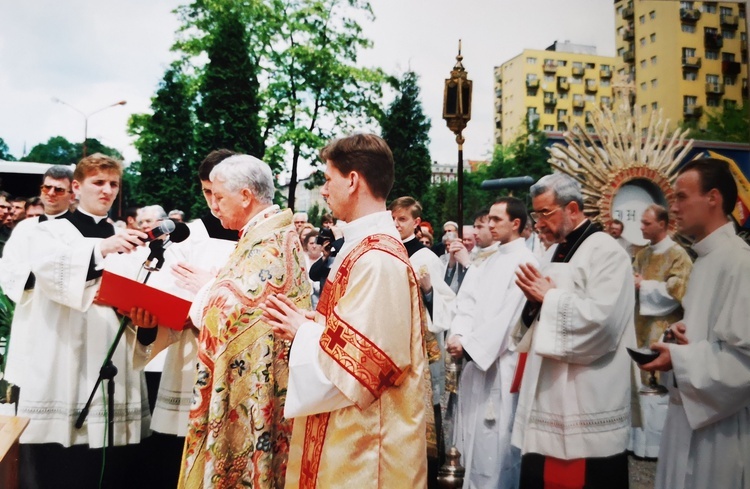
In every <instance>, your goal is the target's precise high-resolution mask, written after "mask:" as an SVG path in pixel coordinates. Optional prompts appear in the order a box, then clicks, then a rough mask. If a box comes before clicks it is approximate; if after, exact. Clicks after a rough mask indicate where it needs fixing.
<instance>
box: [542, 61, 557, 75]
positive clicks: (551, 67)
mask: <svg viewBox="0 0 750 489" xmlns="http://www.w3.org/2000/svg"><path fill="white" fill-rule="evenodd" d="M542 69H543V70H544V72H545V73H557V63H544V68H542Z"/></svg>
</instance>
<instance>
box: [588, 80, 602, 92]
mask: <svg viewBox="0 0 750 489" xmlns="http://www.w3.org/2000/svg"><path fill="white" fill-rule="evenodd" d="M597 90H599V84H598V83H596V80H586V91H587V92H596V91H597Z"/></svg>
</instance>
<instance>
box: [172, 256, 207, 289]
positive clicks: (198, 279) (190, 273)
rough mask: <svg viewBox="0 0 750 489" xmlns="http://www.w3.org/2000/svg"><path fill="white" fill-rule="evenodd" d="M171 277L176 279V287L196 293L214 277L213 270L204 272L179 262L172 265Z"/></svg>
mask: <svg viewBox="0 0 750 489" xmlns="http://www.w3.org/2000/svg"><path fill="white" fill-rule="evenodd" d="M172 275H174V276H175V277H176V281H175V282H176V283H177V286H178V287H181V288H183V289H185V290H188V291H190V292H192V293H194V294H195V293H197V292H198V291H199V290H200V289H201V287H203V286H204V285H206V284H207V283H208V281H209V280H211V279H212V278H214V277H215V276H216V271H215V270H204V269H202V268H198V267H195V266H193V265H190V264H189V263H185V262H179V263H177V264H176V265H172Z"/></svg>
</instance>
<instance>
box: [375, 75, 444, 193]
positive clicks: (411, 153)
mask: <svg viewBox="0 0 750 489" xmlns="http://www.w3.org/2000/svg"><path fill="white" fill-rule="evenodd" d="M418 81H419V77H418V76H417V74H416V73H414V72H413V71H408V72H406V73H405V74H404V75H403V77H402V78H401V80H394V81H393V82H394V85H395V87H396V89H397V90H399V95H398V96H397V97H396V99H395V100H394V101H393V103H391V105H390V106H389V107H388V110H387V111H386V113H385V115H384V116H383V117H382V118H381V120H380V125H381V127H382V130H383V131H382V136H383V139H385V141H386V142H387V143H388V146H390V148H391V151H393V158H394V161H395V164H396V168H395V170H396V179H395V182H394V184H393V189H391V193H390V195H389V200H393V199H395V198H398V197H402V196H405V195H410V196H412V197H414V198H415V199H417V200H421V199H422V197H423V196H424V194H425V192H427V189H428V187H429V186H430V176H431V174H432V170H431V159H430V151H429V149H428V148H427V145H428V144H429V142H430V138H429V136H428V132H429V130H430V120H429V119H428V118H427V117H425V115H424V112H423V111H422V103H421V102H420V100H419V85H418V84H417V82H418Z"/></svg>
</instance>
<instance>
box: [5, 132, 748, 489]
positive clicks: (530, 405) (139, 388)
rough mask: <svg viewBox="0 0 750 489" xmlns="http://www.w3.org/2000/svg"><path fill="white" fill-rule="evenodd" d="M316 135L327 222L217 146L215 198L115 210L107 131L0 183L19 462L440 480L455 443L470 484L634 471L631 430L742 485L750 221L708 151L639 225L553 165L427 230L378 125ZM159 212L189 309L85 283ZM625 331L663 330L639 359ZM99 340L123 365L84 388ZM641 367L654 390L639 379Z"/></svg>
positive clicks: (706, 478) (577, 483)
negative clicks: (147, 304) (28, 189)
mask: <svg viewBox="0 0 750 489" xmlns="http://www.w3.org/2000/svg"><path fill="white" fill-rule="evenodd" d="M320 157H321V160H322V162H323V163H324V164H325V172H324V174H325V180H326V181H325V185H324V186H323V188H322V190H321V194H322V196H323V197H324V198H325V199H326V202H327V204H328V206H329V208H330V210H331V214H330V215H324V216H323V219H322V223H321V225H320V227H315V226H314V225H313V224H312V223H310V222H308V220H309V218H308V215H307V214H306V213H304V212H297V213H293V212H292V211H291V210H289V209H282V208H281V207H279V206H277V205H274V204H273V196H274V179H273V175H272V173H271V170H270V167H269V166H268V165H267V164H266V163H264V162H263V161H261V160H259V159H257V158H254V157H253V156H250V155H243V154H236V153H234V152H232V151H228V150H217V151H213V152H212V153H211V154H209V155H207V156H206V158H205V159H204V160H203V161H202V162H201V164H200V166H199V168H198V174H197V175H196V178H198V179H199V180H200V183H201V192H202V194H203V196H204V197H205V200H206V203H207V205H208V207H209V209H210V212H207V213H206V215H204V216H201V217H200V218H198V219H194V220H192V221H190V222H189V223H185V226H186V228H187V229H188V230H189V237H188V238H187V239H185V240H184V241H182V242H175V243H169V239H168V234H167V235H164V236H162V237H161V238H157V237H156V236H155V235H154V232H153V230H154V229H156V228H157V227H158V226H160V224H161V223H163V222H164V221H165V220H167V219H172V220H173V221H175V222H183V221H184V220H185V214H184V213H183V212H181V211H179V210H177V209H175V210H173V211H171V212H165V210H164V209H163V208H162V207H161V206H160V205H158V204H157V203H153V204H151V205H147V206H143V207H140V208H137V209H136V208H133V209H128V210H127V211H126V212H125V213H124V215H123V216H122V219H121V220H119V221H112V220H111V219H109V214H110V211H111V207H112V204H113V202H114V200H115V197H116V196H117V193H118V191H119V183H120V180H121V176H122V166H121V164H120V163H119V162H117V161H115V160H113V159H111V158H109V157H106V156H104V155H101V154H95V155H91V156H88V157H86V158H84V159H83V160H81V161H80V162H79V163H78V165H77V166H76V168H75V170H74V171H72V170H70V169H69V168H67V167H61V166H53V167H51V168H50V169H49V170H48V172H47V173H46V174H45V175H44V178H43V183H42V186H41V192H40V197H35V198H33V199H28V200H27V201H23V199H21V200H18V199H12V198H11V197H10V196H9V195H8V194H6V193H2V192H0V212H1V213H2V214H0V221H2V222H3V227H2V228H0V236H2V237H3V239H4V241H3V245H4V250H2V252H1V253H2V255H0V256H1V258H0V286H1V287H2V290H3V292H4V293H5V294H6V295H7V296H8V297H9V298H10V299H11V300H13V301H14V302H15V303H16V309H15V315H14V318H13V324H12V328H11V337H10V342H9V344H8V345H7V348H6V350H7V351H6V352H5V353H6V355H7V366H6V371H5V374H4V375H5V379H6V380H7V381H8V382H11V383H13V384H15V385H17V386H18V387H19V388H20V391H19V395H18V398H17V399H9V401H14V405H12V406H10V405H7V406H6V407H8V408H9V409H10V410H11V411H13V412H17V414H18V415H19V416H23V417H27V418H29V419H30V422H29V425H28V428H27V429H26V431H25V432H24V433H23V435H22V437H21V440H20V441H21V445H20V446H21V452H20V485H21V487H23V488H29V489H31V488H34V489H37V488H41V489H46V488H89V487H92V488H93V487H114V488H118V487H128V488H129V487H146V488H148V487H154V488H166V487H180V488H209V487H212V488H213V487H216V488H234V487H255V488H282V487H289V488H297V487H299V488H316V487H317V488H333V487H363V488H365V487H379V488H402V487H403V488H418V487H437V479H438V471H439V468H440V466H441V465H442V464H443V463H444V462H445V459H444V455H445V453H446V448H447V447H449V446H452V445H455V446H456V447H457V448H458V450H459V452H460V453H461V455H462V458H461V463H462V464H463V466H464V467H465V469H466V473H465V477H464V484H463V487H464V488H471V489H485V488H503V489H506V488H510V489H512V488H523V489H535V488H570V489H573V488H583V487H586V488H627V487H628V485H629V473H628V453H629V451H633V452H635V453H636V454H639V455H642V456H647V457H657V456H658V469H657V480H656V487H658V488H668V489H673V488H707V487H709V485H712V486H716V487H722V488H728V489H748V488H750V470H749V469H748V467H749V464H748V462H749V461H750V330H748V328H747V326H746V323H745V322H744V321H745V320H746V318H747V317H748V316H750V310H749V309H748V308H749V307H750V305H749V304H750V302H749V301H747V300H745V298H744V295H746V293H745V292H744V291H746V290H747V284H746V282H747V280H748V277H750V253H749V252H750V248H748V246H747V245H746V244H745V243H744V242H743V241H742V240H740V239H739V238H738V237H737V236H736V235H735V230H734V228H733V225H732V223H731V219H730V217H729V214H730V213H731V211H732V209H733V206H734V203H735V201H736V198H737V189H736V185H734V181H733V179H732V176H731V173H730V172H729V169H728V167H727V166H726V164H725V163H724V162H722V161H720V160H714V159H700V160H695V161H692V162H689V163H688V164H686V165H685V166H684V167H682V168H681V169H680V173H679V176H678V178H677V180H676V184H675V189H674V191H675V202H674V204H673V205H672V207H671V208H670V209H666V208H664V207H662V206H659V205H652V206H650V207H648V208H647V209H646V210H645V211H644V212H643V216H642V218H641V223H640V224H641V226H640V227H641V231H642V235H643V238H644V240H647V241H648V244H647V245H646V246H643V247H637V246H635V245H633V244H632V243H630V242H628V241H627V240H625V239H624V238H623V237H622V236H621V235H622V230H623V227H624V226H623V225H622V223H619V222H615V223H614V224H613V225H612V226H610V228H609V229H608V231H609V232H604V231H603V230H602V228H601V227H600V226H599V225H598V224H596V223H595V222H593V221H592V220H590V219H589V217H588V216H586V215H585V214H584V213H583V195H582V193H581V189H580V185H579V184H578V183H577V182H576V181H575V180H574V179H572V178H570V177H568V176H566V175H563V174H559V173H555V174H551V175H548V176H545V177H543V178H541V179H540V180H539V181H538V182H536V183H535V184H534V185H532V186H531V188H530V195H531V198H530V200H531V208H532V209H531V210H529V209H528V208H527V205H526V203H524V202H523V201H521V200H519V199H517V198H514V197H501V198H498V199H497V200H495V201H493V202H488V206H487V208H486V209H484V210H478V211H477V212H476V214H475V216H474V220H473V223H472V225H467V226H463V227H462V229H461V230H460V231H461V232H460V233H459V226H458V224H456V223H455V222H452V221H448V222H446V223H444V224H443V226H442V233H440V228H437V226H436V227H433V225H431V224H430V223H428V222H426V221H423V220H422V212H423V209H422V206H421V204H420V203H419V202H418V201H417V200H415V199H414V198H413V197H411V196H401V197H399V198H397V199H395V200H393V201H392V202H390V203H387V202H386V198H387V196H388V194H389V192H390V190H391V187H392V185H393V178H394V161H393V156H392V154H391V151H390V149H389V148H388V146H387V144H386V143H385V142H384V141H383V140H382V139H381V138H379V137H377V136H374V135H370V134H356V135H352V136H348V137H343V138H340V139H337V140H334V141H332V142H330V143H329V144H328V145H327V146H326V147H325V148H323V149H322V150H321V152H320ZM24 213H25V217H24ZM672 221H674V222H672ZM675 228H676V230H677V231H678V232H680V233H681V234H682V235H683V236H689V237H691V238H692V239H693V240H694V244H693V245H692V250H691V252H692V253H693V255H694V256H697V258H695V260H694V261H693V258H691V255H690V254H689V253H688V251H686V249H685V248H683V246H682V245H680V244H678V243H677V242H676V241H674V240H672V239H671V237H670V230H673V229H675ZM165 238H166V240H165ZM155 239H162V240H165V245H162V246H163V247H164V248H163V252H164V263H163V265H162V266H161V270H158V271H155V272H154V273H153V274H152V275H153V281H149V282H148V285H149V286H151V287H154V288H158V289H161V290H163V291H166V292H169V293H170V294H172V295H175V296H178V297H180V298H181V299H183V300H185V301H188V303H190V310H189V312H188V314H187V317H186V318H185V324H184V327H183V328H177V329H175V328H174V327H172V326H167V325H165V324H163V323H162V321H160V311H159V310H155V309H150V310H147V309H146V308H144V307H140V306H135V307H133V308H132V309H130V310H115V309H114V308H113V307H110V306H108V305H105V304H102V303H100V302H99V301H98V300H97V292H98V290H99V288H100V287H101V282H102V277H103V275H106V274H104V272H110V273H118V274H119V273H122V274H125V275H127V274H128V272H127V270H130V271H132V272H133V273H132V275H134V278H136V279H137V278H139V277H140V275H141V274H140V272H141V267H140V265H141V263H143V262H144V259H146V258H145V257H146V255H148V254H149V248H150V247H149V246H148V243H149V242H150V241H153V240H155ZM123 270H125V272H123ZM161 312H163V311H161ZM121 327H124V328H125V329H124V331H125V333H124V337H123V339H122V340H121V341H120V342H119V343H117V342H115V338H116V337H117V333H118V330H120V328H121ZM637 348H641V349H642V350H648V349H651V350H652V351H653V352H657V353H658V356H656V357H655V359H653V357H652V359H651V360H649V361H646V363H645V364H642V365H639V366H640V369H641V373H639V371H638V369H637V368H636V364H635V363H634V362H633V361H632V360H631V357H630V355H629V353H628V349H632V350H635V349H637ZM108 353H110V354H111V355H112V363H113V364H114V366H115V367H116V368H117V374H116V375H115V376H114V380H113V381H112V382H113V385H114V391H108V392H107V393H105V392H103V389H100V390H97V391H94V392H91V393H90V391H91V389H92V387H93V386H94V385H95V384H96V381H97V379H98V377H99V375H100V367H101V366H102V360H103V359H104V358H105V357H106V356H107V355H108ZM449 366H450V367H451V368H448V367H449ZM457 366H460V367H461V368H460V372H461V373H460V379H458V381H457V382H456V379H453V381H451V379H450V371H453V370H455V367H457ZM451 384H452V385H451ZM456 384H457V386H456ZM658 385H664V386H666V387H667V388H668V389H669V395H668V396H669V397H668V401H667V400H666V399H667V397H666V396H665V397H663V398H664V399H665V400H664V402H662V403H653V402H651V401H647V400H646V399H645V397H646V396H639V395H638V394H639V390H640V389H641V388H643V386H646V387H651V388H655V387H656V386H658ZM90 394H91V399H92V403H91V406H90V410H89V413H88V417H87V418H86V420H85V422H84V423H83V425H82V426H81V427H80V428H77V427H76V420H77V418H78V416H79V414H80V412H81V410H82V408H83V406H84V404H85V403H86V400H87V399H88V398H89V395H90ZM449 394H453V395H454V398H457V402H456V403H455V405H453V404H451V403H448V404H449V406H447V407H448V409H447V410H446V398H448V397H449ZM109 396H113V399H112V401H113V402H112V406H113V410H110V409H108V407H107V406H108V402H107V400H108V399H107V398H108V397H109ZM456 396H457V397H456ZM108 421H113V424H112V425H110V424H108ZM109 426H113V432H112V433H108V432H107V430H108V429H109V428H108V427H109ZM108 435H109V436H111V439H112V440H113V442H114V443H113V446H108V441H107V440H108Z"/></svg>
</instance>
